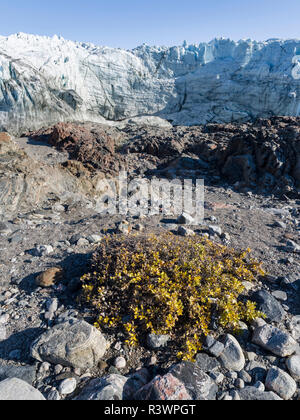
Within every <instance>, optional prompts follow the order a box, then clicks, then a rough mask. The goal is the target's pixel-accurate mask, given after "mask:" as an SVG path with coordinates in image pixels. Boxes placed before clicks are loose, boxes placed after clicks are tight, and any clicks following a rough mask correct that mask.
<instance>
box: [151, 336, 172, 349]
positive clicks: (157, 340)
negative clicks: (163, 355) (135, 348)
mask: <svg viewBox="0 0 300 420" xmlns="http://www.w3.org/2000/svg"><path fill="white" fill-rule="evenodd" d="M170 338H171V337H170V336H169V335H156V334H149V335H148V336H147V344H148V347H149V348H150V349H151V350H157V349H160V348H161V347H165V346H166V345H167V344H168V342H169V341H170Z"/></svg>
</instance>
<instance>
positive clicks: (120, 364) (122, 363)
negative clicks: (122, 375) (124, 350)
mask: <svg viewBox="0 0 300 420" xmlns="http://www.w3.org/2000/svg"><path fill="white" fill-rule="evenodd" d="M114 365H115V368H117V369H124V368H125V367H126V365H127V362H126V359H125V358H124V357H122V356H120V357H117V358H116V360H115V361H114Z"/></svg>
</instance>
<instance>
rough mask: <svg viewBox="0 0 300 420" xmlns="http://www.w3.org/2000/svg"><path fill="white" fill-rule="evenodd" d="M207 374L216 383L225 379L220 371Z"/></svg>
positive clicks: (218, 383)
mask: <svg viewBox="0 0 300 420" xmlns="http://www.w3.org/2000/svg"><path fill="white" fill-rule="evenodd" d="M209 376H210V377H211V379H212V380H213V381H215V383H216V384H217V385H220V384H221V383H222V382H223V381H224V379H225V376H224V375H223V373H221V372H210V374H209Z"/></svg>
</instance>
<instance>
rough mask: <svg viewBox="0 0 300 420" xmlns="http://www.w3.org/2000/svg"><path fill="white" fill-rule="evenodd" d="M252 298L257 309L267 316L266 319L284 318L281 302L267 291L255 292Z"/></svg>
mask: <svg viewBox="0 0 300 420" xmlns="http://www.w3.org/2000/svg"><path fill="white" fill-rule="evenodd" d="M252 300H253V301H254V302H256V303H257V309H258V310H259V311H261V312H263V313H264V314H265V315H266V316H267V319H268V321H270V322H273V321H274V322H280V321H282V320H283V319H284V317H285V311H284V309H283V308H282V306H281V304H280V303H279V302H278V301H277V300H276V299H275V298H274V297H273V296H272V295H271V294H270V293H268V292H267V291H265V290H260V291H258V292H256V293H255V294H254V295H253V296H252Z"/></svg>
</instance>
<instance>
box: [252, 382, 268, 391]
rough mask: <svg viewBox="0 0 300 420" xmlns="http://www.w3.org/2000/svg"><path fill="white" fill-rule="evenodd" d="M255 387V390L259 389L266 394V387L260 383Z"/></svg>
mask: <svg viewBox="0 0 300 420" xmlns="http://www.w3.org/2000/svg"><path fill="white" fill-rule="evenodd" d="M253 386H254V388H257V389H258V390H259V391H261V392H265V390H266V387H265V385H264V384H263V383H262V382H260V381H257V382H256V383H255V384H254V385H253Z"/></svg>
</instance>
